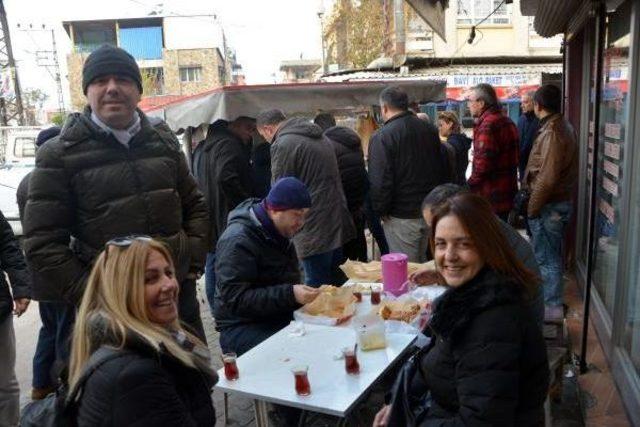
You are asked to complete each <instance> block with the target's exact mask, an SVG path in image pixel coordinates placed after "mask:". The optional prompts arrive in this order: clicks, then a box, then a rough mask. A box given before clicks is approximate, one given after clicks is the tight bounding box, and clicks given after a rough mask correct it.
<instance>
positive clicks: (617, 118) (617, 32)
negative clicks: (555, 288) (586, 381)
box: [593, 2, 631, 317]
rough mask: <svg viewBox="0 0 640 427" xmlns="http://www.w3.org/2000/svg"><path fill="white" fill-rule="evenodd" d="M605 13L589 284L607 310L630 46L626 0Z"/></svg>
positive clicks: (611, 298)
mask: <svg viewBox="0 0 640 427" xmlns="http://www.w3.org/2000/svg"><path fill="white" fill-rule="evenodd" d="M626 5H627V6H629V7H626V6H622V7H620V8H618V9H617V10H616V11H615V12H613V13H611V14H609V16H608V18H609V20H608V24H607V30H606V35H605V37H606V39H605V50H604V56H603V66H602V92H601V94H600V99H601V101H600V123H599V124H598V126H599V134H600V141H599V148H598V153H597V159H598V163H597V166H596V167H597V168H598V171H599V173H598V180H597V182H596V192H597V194H596V200H595V205H594V208H595V209H596V235H595V236H594V237H595V239H596V240H595V242H594V243H595V251H596V252H595V264H594V271H593V283H594V284H595V286H596V288H597V289H598V293H599V295H600V297H601V299H602V300H603V302H604V304H605V307H606V308H607V311H608V312H609V314H610V315H611V316H612V317H613V309H614V304H615V294H616V283H617V269H618V253H619V244H620V238H621V236H620V227H621V224H620V222H621V216H620V214H621V212H620V209H621V206H622V201H621V197H622V182H623V177H624V174H625V173H627V172H628V171H625V170H624V168H623V164H624V158H625V156H626V152H627V150H628V147H629V146H630V142H628V141H626V135H627V127H628V125H629V117H628V116H629V80H628V78H629V77H628V75H629V44H630V31H631V13H630V12H631V11H630V6H631V2H627V4H626Z"/></svg>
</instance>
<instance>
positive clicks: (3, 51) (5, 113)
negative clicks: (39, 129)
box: [0, 0, 24, 126]
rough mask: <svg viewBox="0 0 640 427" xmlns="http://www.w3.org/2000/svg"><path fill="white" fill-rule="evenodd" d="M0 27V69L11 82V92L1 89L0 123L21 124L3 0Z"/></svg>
mask: <svg viewBox="0 0 640 427" xmlns="http://www.w3.org/2000/svg"><path fill="white" fill-rule="evenodd" d="M0 27H2V28H0V71H1V72H2V76H3V80H4V79H5V78H6V77H5V76H7V74H8V79H9V82H10V83H13V93H11V91H10V90H8V88H4V87H3V89H5V90H4V91H3V92H1V93H0V124H1V125H2V126H7V125H8V124H9V122H11V120H15V121H16V122H17V123H18V124H19V125H23V124H24V111H23V109H22V93H21V91H20V82H19V81H18V72H17V70H16V62H15V59H14V58H13V49H12V48H11V36H10V34H9V25H8V23H7V12H6V11H5V9H4V2H3V0H0ZM4 83H5V82H3V86H4Z"/></svg>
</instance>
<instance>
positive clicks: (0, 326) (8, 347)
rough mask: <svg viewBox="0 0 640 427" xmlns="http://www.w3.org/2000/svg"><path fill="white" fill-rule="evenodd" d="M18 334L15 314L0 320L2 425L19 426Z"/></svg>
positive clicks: (0, 415) (0, 424) (0, 411)
mask: <svg viewBox="0 0 640 427" xmlns="http://www.w3.org/2000/svg"><path fill="white" fill-rule="evenodd" d="M15 367H16V335H15V333H14V331H13V314H12V313H10V314H9V315H8V316H7V317H6V319H2V320H0V426H2V427H4V426H12V427H13V426H17V425H18V420H19V416H20V387H19V385H18V380H17V378H16V371H15Z"/></svg>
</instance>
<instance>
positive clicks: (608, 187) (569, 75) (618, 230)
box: [522, 0, 640, 426]
mask: <svg viewBox="0 0 640 427" xmlns="http://www.w3.org/2000/svg"><path fill="white" fill-rule="evenodd" d="M522 10H523V12H525V13H528V14H531V15H535V21H534V25H535V28H536V30H537V31H539V32H540V34H542V35H545V36H551V35H555V34H558V33H560V34H563V35H564V38H565V49H564V57H563V60H564V69H565V72H564V84H563V87H564V112H565V116H567V117H568V118H569V120H570V121H571V123H572V124H573V126H574V127H575V129H576V131H577V132H578V136H579V142H580V178H579V187H578V193H577V195H576V201H575V202H576V216H575V217H576V224H575V227H576V228H575V237H576V247H575V261H576V271H577V277H578V282H579V284H580V286H581V288H582V290H583V294H584V296H585V301H587V298H588V297H590V299H588V301H589V304H585V306H586V307H585V308H589V306H590V320H591V322H592V324H593V326H594V327H595V330H596V332H597V334H598V338H599V340H600V343H601V344H602V347H603V349H604V352H605V355H606V357H607V359H608V362H609V365H610V366H611V371H612V373H613V377H614V380H615V383H616V386H617V387H618V389H619V390H620V394H621V396H622V399H623V401H624V403H625V407H626V410H627V414H628V415H629V418H630V420H631V423H632V424H633V425H634V426H640V262H639V260H640V108H639V106H640V2H638V1H634V0H593V1H572V2H555V1H550V0H524V3H523V4H522ZM590 354H591V353H590V352H589V351H587V352H586V360H584V363H585V364H586V363H588V362H589V359H588V358H589V355H590Z"/></svg>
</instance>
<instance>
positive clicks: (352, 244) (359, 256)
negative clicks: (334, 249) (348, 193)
mask: <svg viewBox="0 0 640 427" xmlns="http://www.w3.org/2000/svg"><path fill="white" fill-rule="evenodd" d="M351 218H352V219H353V224H354V225H355V226H356V237H355V238H354V239H352V240H350V241H348V242H347V243H346V244H345V245H344V246H343V247H342V252H343V255H344V258H345V259H350V260H353V261H362V262H367V261H368V260H367V240H366V238H365V237H364V228H365V220H364V213H363V212H362V211H358V212H354V213H352V214H351Z"/></svg>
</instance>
